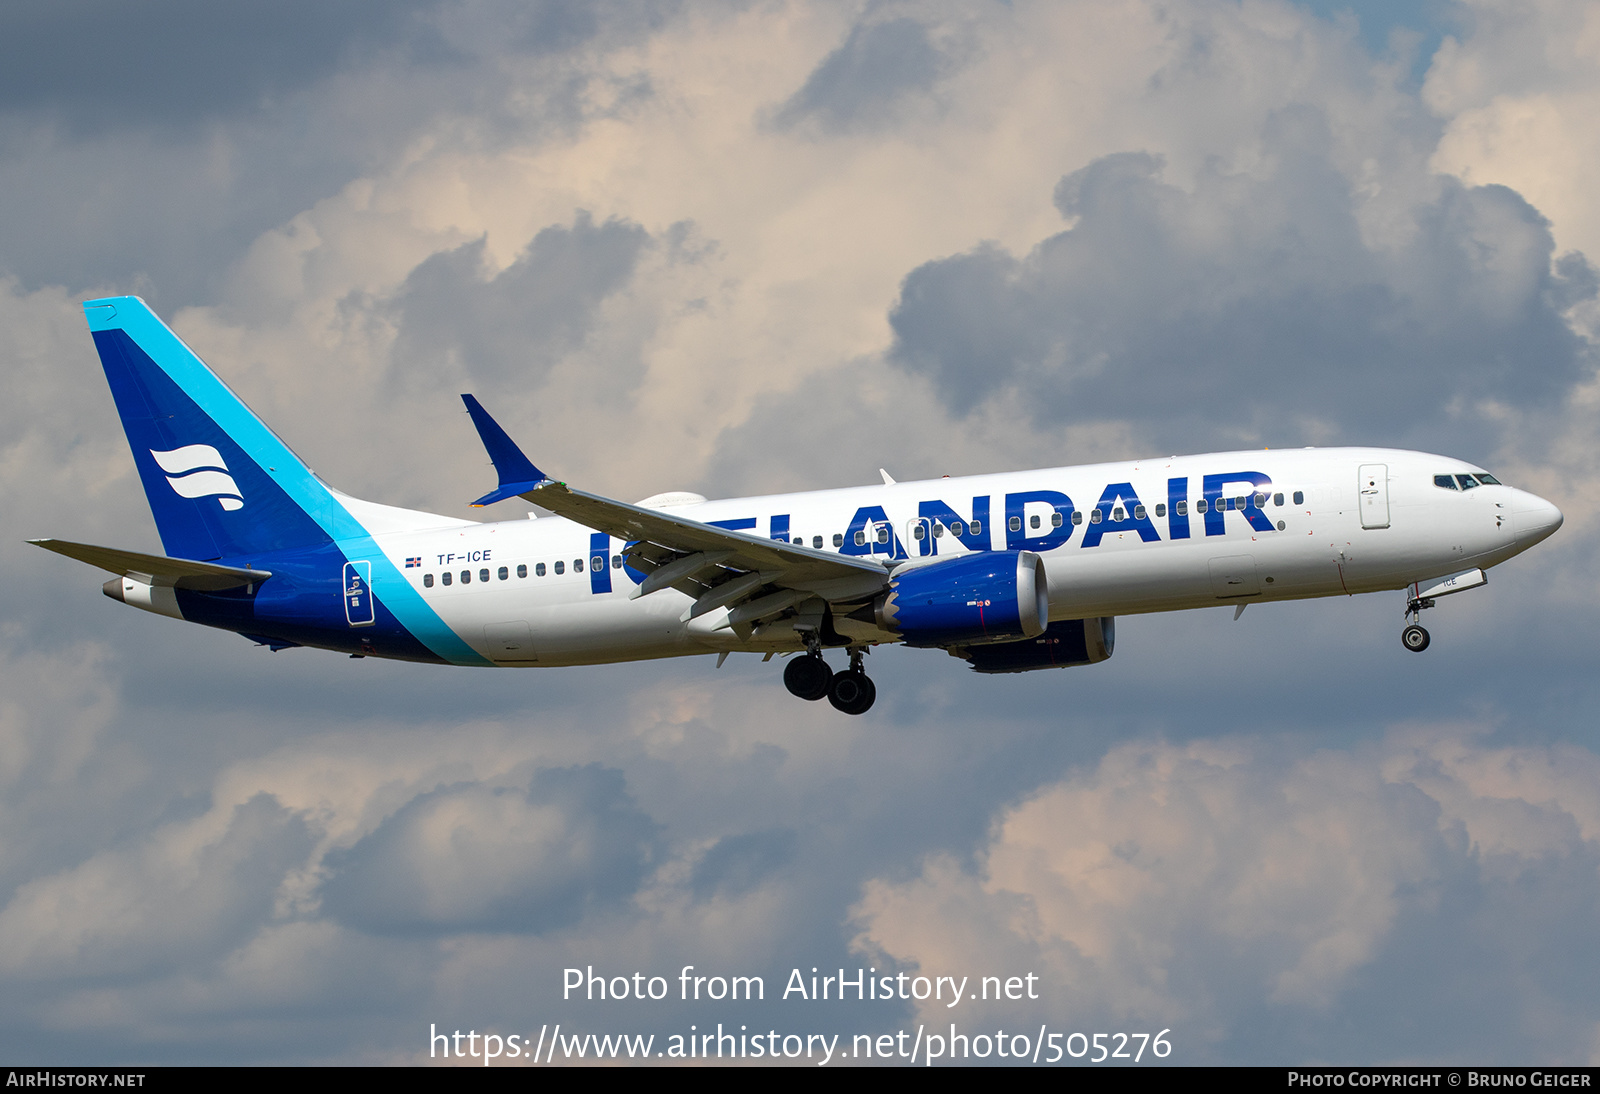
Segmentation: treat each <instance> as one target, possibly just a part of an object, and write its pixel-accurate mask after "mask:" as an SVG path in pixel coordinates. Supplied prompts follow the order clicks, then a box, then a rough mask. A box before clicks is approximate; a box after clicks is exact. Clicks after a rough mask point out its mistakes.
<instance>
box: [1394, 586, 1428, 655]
mask: <svg viewBox="0 0 1600 1094" xmlns="http://www.w3.org/2000/svg"><path fill="white" fill-rule="evenodd" d="M1431 607H1433V599H1432V598H1431V597H1430V598H1421V597H1412V598H1411V599H1410V600H1407V601H1406V626H1405V629H1404V630H1402V631H1401V632H1400V644H1401V645H1402V646H1404V647H1405V648H1406V649H1408V650H1410V651H1411V652H1412V653H1421V652H1422V651H1423V650H1425V649H1427V648H1428V643H1429V642H1430V641H1431V639H1430V638H1429V637H1428V632H1427V631H1426V630H1424V629H1423V627H1422V610H1423V609H1424V608H1431Z"/></svg>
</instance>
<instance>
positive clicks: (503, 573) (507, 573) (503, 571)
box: [498, 566, 511, 581]
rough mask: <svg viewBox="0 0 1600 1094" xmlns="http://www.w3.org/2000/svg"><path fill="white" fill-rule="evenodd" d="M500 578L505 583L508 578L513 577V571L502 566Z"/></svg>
mask: <svg viewBox="0 0 1600 1094" xmlns="http://www.w3.org/2000/svg"><path fill="white" fill-rule="evenodd" d="M498 576H499V578H500V580H501V581H504V580H505V579H506V578H508V577H510V576H511V571H510V570H508V569H506V568H505V567H504V566H502V567H500V573H499V575H498Z"/></svg>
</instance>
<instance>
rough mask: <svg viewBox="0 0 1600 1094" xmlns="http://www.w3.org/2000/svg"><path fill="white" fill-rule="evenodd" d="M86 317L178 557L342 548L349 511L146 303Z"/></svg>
mask: <svg viewBox="0 0 1600 1094" xmlns="http://www.w3.org/2000/svg"><path fill="white" fill-rule="evenodd" d="M83 310H84V314H85V316H86V317H87V318H88V320H89V330H90V331H91V332H92V333H93V335H94V342H95V347H96V348H97V349H98V350H99V351H100V363H101V364H102V365H103V366H104V367H105V370H106V380H107V381H108V382H109V383H110V385H111V395H112V398H113V399H115V400H116V404H117V413H118V414H119V415H120V416H121V418H122V428H123V429H124V430H125V431H126V432H127V434H128V445H129V447H131V448H132V449H133V462H134V464H135V465H136V466H137V467H138V469H139V478H140V479H141V480H142V481H143V482H144V491H145V496H146V497H148V498H149V500H150V511H151V512H152V513H153V514H154V516H155V520H156V528H157V530H158V531H159V532H160V533H161V543H162V546H163V547H165V548H166V551H167V553H168V554H169V555H172V556H173V557H175V558H192V559H199V560H202V561H204V560H208V559H215V558H223V557H238V556H241V555H252V554H260V553H264V552H270V551H276V550H281V549H283V548H286V547H306V546H311V545H314V544H319V543H328V542H330V540H331V539H332V538H333V537H332V536H330V534H329V528H328V527H327V518H331V517H334V516H335V515H336V514H335V511H336V510H342V509H343V507H342V506H340V505H339V504H338V502H337V501H336V500H335V499H334V498H333V496H332V495H331V494H330V493H329V491H328V489H327V487H326V486H324V485H323V484H322V483H321V482H319V481H318V480H317V478H316V476H314V475H313V474H312V473H311V471H310V469H309V468H307V467H306V465H305V464H304V463H302V462H301V461H300V459H299V457H297V456H296V455H295V454H294V453H293V452H291V451H290V450H289V448H288V446H287V445H285V444H284V443H283V442H282V441H281V440H279V439H278V437H277V435H276V434H274V433H273V432H272V431H271V430H270V429H268V428H267V427H266V426H265V425H264V424H263V423H262V422H261V419H259V418H257V417H256V416H255V414H253V413H252V412H251V410H250V408H249V407H247V406H245V405H244V403H243V402H241V401H240V399H239V397H238V396H237V395H235V394H234V393H233V392H232V391H230V390H229V389H228V386H227V385H226V384H224V383H223V382H222V381H221V380H219V379H217V377H216V375H215V374H213V373H212V371H211V370H210V369H209V368H207V367H206V365H205V362H203V361H201V360H200V358H199V357H197V356H196V355H195V353H194V351H193V350H191V349H190V348H189V347H188V346H186V345H184V344H183V341H182V339H180V338H179V337H178V336H177V335H175V334H173V333H172V331H171V330H169V329H168V328H167V325H166V324H165V323H163V322H162V321H161V320H160V319H158V318H156V315H155V313H154V312H152V311H151V310H150V308H149V307H148V306H147V305H146V304H145V302H144V301H143V300H140V299H139V298H138V297H136V296H119V297H113V298H111V299H107V300H91V301H88V302H87V303H85V304H84V306H83ZM319 517H320V518H323V519H320V520H319V519H318V518H319ZM346 519H348V516H346Z"/></svg>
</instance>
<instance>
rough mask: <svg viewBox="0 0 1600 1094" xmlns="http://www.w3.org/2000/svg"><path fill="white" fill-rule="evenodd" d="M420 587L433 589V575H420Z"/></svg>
mask: <svg viewBox="0 0 1600 1094" xmlns="http://www.w3.org/2000/svg"><path fill="white" fill-rule="evenodd" d="M422 587H423V588H424V589H431V588H433V575H432V574H423V575H422Z"/></svg>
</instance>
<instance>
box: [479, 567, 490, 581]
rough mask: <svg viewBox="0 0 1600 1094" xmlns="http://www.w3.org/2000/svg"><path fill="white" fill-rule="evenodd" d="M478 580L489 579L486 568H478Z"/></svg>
mask: <svg viewBox="0 0 1600 1094" xmlns="http://www.w3.org/2000/svg"><path fill="white" fill-rule="evenodd" d="M478 580H479V581H488V580H489V571H488V570H479V571H478Z"/></svg>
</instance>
